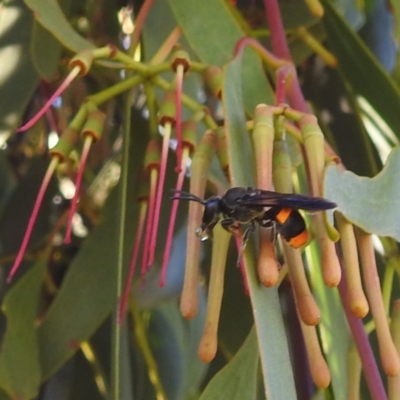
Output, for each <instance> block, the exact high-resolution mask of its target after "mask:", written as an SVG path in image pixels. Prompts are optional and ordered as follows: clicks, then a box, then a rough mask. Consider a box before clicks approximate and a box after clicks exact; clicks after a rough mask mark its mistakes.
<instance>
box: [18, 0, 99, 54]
mask: <svg viewBox="0 0 400 400" xmlns="http://www.w3.org/2000/svg"><path fill="white" fill-rule="evenodd" d="M25 3H26V5H27V6H28V7H29V8H30V9H31V10H32V12H33V13H34V16H35V18H36V20H37V21H38V22H39V23H40V24H41V25H42V26H43V27H44V28H46V29H47V30H48V31H49V32H51V33H52V35H53V36H54V37H55V38H57V39H58V40H59V41H60V42H61V43H62V44H63V45H64V46H65V47H66V48H67V49H69V50H71V51H73V52H76V53H77V52H79V51H81V50H86V49H89V50H90V49H94V48H95V46H94V45H93V44H92V43H90V42H89V41H88V40H86V39H84V38H83V37H82V36H80V35H79V34H78V33H77V32H76V31H75V29H74V28H73V27H72V26H71V24H70V23H69V22H68V20H67V18H66V17H65V15H64V13H63V11H62V9H61V7H60V5H59V4H58V2H57V1H56V0H45V1H43V0H25Z"/></svg>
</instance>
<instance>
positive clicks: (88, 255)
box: [39, 196, 117, 379]
mask: <svg viewBox="0 0 400 400" xmlns="http://www.w3.org/2000/svg"><path fill="white" fill-rule="evenodd" d="M115 197H116V196H113V202H112V203H110V204H108V206H109V207H108V212H107V214H106V216H105V218H104V221H103V223H102V224H100V225H99V226H98V227H97V228H96V229H95V231H94V232H93V233H92V234H91V235H90V237H89V238H88V240H87V242H86V244H85V246H84V248H83V249H82V250H81V251H80V252H79V253H78V255H77V256H76V257H75V259H74V261H73V262H72V264H71V266H70V269H69V272H68V274H67V275H66V277H65V279H64V282H63V285H62V287H61V289H60V291H59V294H58V296H57V298H56V299H55V301H54V302H53V304H52V307H51V309H50V311H49V312H48V314H47V315H46V317H45V319H44V320H43V322H42V324H41V325H40V327H39V346H40V356H41V363H42V370H43V379H48V378H49V377H50V376H51V375H52V374H53V373H54V372H55V371H56V370H57V369H58V368H59V367H61V365H62V364H63V363H64V362H65V361H66V360H67V359H68V358H70V357H71V356H72V355H73V354H74V353H75V351H76V350H77V346H79V343H80V342H81V341H83V340H87V339H88V338H89V337H90V336H91V335H92V334H93V333H94V332H95V330H96V329H97V328H98V327H99V326H100V324H101V323H102V322H103V321H104V320H105V318H106V317H107V315H108V314H109V313H110V312H111V309H112V307H113V306H114V305H115V285H116V268H115V265H116V243H115V235H116V221H117V216H116V215H115V214H116V207H117V204H116V201H115Z"/></svg>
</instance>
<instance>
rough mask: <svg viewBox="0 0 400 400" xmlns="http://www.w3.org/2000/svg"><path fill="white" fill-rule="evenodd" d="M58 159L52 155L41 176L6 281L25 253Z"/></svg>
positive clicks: (9, 278) (15, 269)
mask: <svg viewBox="0 0 400 400" xmlns="http://www.w3.org/2000/svg"><path fill="white" fill-rule="evenodd" d="M59 161H60V160H59V159H58V157H54V158H53V159H52V160H51V162H50V165H49V167H48V168H47V171H46V175H45V176H44V178H43V182H42V186H41V187H40V189H39V193H38V196H37V198H36V202H35V205H34V206H33V211H32V214H31V216H30V217H29V222H28V226H27V228H26V231H25V235H24V238H23V240H22V244H21V247H20V249H19V251H18V254H17V258H16V259H15V262H14V265H13V267H12V268H11V271H10V272H9V274H8V277H7V283H10V282H11V280H12V278H13V276H14V275H15V273H16V272H17V270H18V268H19V266H20V265H21V261H22V259H23V257H24V255H25V251H26V248H27V246H28V243H29V239H30V237H31V234H32V231H33V227H34V226H35V222H36V218H37V216H38V214H39V210H40V206H41V205H42V202H43V197H44V195H45V193H46V190H47V187H48V185H49V183H50V180H51V177H52V176H53V173H54V171H55V169H56V167H57V165H58V163H59Z"/></svg>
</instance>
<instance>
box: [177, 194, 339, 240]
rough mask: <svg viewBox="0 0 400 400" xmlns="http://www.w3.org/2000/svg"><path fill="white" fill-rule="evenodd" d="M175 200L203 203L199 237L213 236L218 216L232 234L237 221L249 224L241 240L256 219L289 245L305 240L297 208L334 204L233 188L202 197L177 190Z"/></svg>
mask: <svg viewBox="0 0 400 400" xmlns="http://www.w3.org/2000/svg"><path fill="white" fill-rule="evenodd" d="M177 194H179V196H174V197H172V199H174V200H192V201H196V202H198V203H201V204H203V205H204V214H203V221H202V224H201V226H200V227H199V228H198V230H197V234H198V236H199V237H200V238H201V240H206V239H208V238H209V237H210V236H212V230H213V228H214V226H215V225H216V224H217V223H218V221H219V220H220V218H221V214H222V216H223V219H222V221H221V225H222V226H223V228H225V229H226V230H227V231H229V232H231V233H235V231H236V230H237V224H249V225H250V227H249V228H247V229H246V231H245V233H244V240H246V238H247V236H248V234H249V233H250V232H251V231H252V230H254V224H255V223H256V222H257V223H258V224H260V225H261V226H264V227H271V226H274V227H275V228H276V230H277V232H278V233H279V234H280V235H281V236H282V237H283V238H284V239H285V240H287V241H288V242H289V243H290V244H291V245H292V246H294V247H300V246H302V245H303V244H305V242H306V241H307V230H306V225H305V222H304V219H303V217H302V216H301V214H300V213H299V212H298V211H297V210H298V209H302V210H306V211H321V210H328V209H331V208H335V207H336V204H335V203H332V202H330V201H328V200H325V199H322V198H319V197H310V196H304V195H299V194H289V193H288V194H286V193H278V192H272V191H268V190H261V189H254V188H250V187H247V188H243V187H234V188H231V189H229V190H227V192H226V193H225V194H224V195H223V196H213V197H210V198H208V199H207V200H202V199H200V198H198V197H197V196H194V195H192V194H191V193H186V192H177Z"/></svg>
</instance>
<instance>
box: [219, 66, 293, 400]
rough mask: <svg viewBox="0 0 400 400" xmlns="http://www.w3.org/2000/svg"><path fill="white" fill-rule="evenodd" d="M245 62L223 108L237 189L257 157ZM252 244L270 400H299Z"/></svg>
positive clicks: (232, 73) (231, 72)
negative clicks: (243, 81) (249, 126)
mask: <svg viewBox="0 0 400 400" xmlns="http://www.w3.org/2000/svg"><path fill="white" fill-rule="evenodd" d="M241 63H242V59H241V58H237V59H235V60H233V61H232V62H230V63H229V64H228V65H227V66H226V67H225V68H224V72H225V78H224V82H223V99H222V102H223V107H224V111H225V126H226V132H227V138H226V139H227V147H228V157H229V168H230V175H231V179H232V184H233V185H234V186H254V181H255V180H254V172H255V170H254V165H253V163H252V160H253V158H254V154H253V153H252V150H251V144H250V137H249V135H248V132H247V130H246V120H245V116H244V108H243V100H242V99H243V97H242V93H241V85H240V77H241ZM251 244H252V243H251V242H250V243H249V245H248V246H246V251H245V254H244V257H245V265H246V276H247V279H248V286H249V291H250V297H251V302H252V307H253V314H254V321H255V328H256V332H257V339H258V345H259V350H260V357H261V365H262V369H263V378H264V385H265V391H266V396H267V398H268V399H269V400H274V399H279V400H280V399H286V400H290V399H296V390H295V386H294V379H293V371H292V368H291V365H290V361H289V349H288V346H287V340H286V333H285V328H284V324H283V319H282V312H281V306H280V303H279V297H278V290H277V289H276V288H269V289H267V288H265V287H262V286H261V284H260V283H259V282H258V280H257V277H256V274H255V271H256V263H255V256H254V251H251V250H252V249H251V247H252V246H251Z"/></svg>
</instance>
